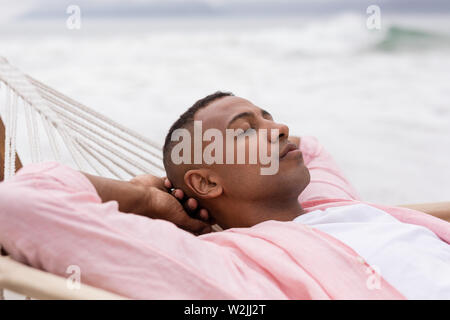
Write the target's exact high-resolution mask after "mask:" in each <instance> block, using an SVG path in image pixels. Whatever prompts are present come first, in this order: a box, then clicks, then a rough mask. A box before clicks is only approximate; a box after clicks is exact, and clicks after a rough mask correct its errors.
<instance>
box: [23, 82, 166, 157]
mask: <svg viewBox="0 0 450 320" xmlns="http://www.w3.org/2000/svg"><path fill="white" fill-rule="evenodd" d="M27 77H28V79H29V80H30V81H31V83H33V84H34V85H35V86H36V87H38V88H41V89H43V90H45V91H48V92H49V93H51V94H53V95H54V96H56V97H58V98H59V99H61V100H63V101H66V102H67V103H68V104H70V105H71V106H74V107H77V108H78V109H80V110H83V111H84V112H86V113H89V114H91V115H93V116H94V118H96V119H99V120H102V121H103V122H106V123H108V124H109V125H111V126H112V127H115V128H117V129H119V130H121V131H123V132H124V133H126V134H127V135H128V136H132V137H134V138H136V139H138V140H140V141H142V142H144V143H145V144H147V145H150V146H152V147H154V148H155V149H157V150H161V146H159V145H158V144H156V143H155V142H153V141H151V140H149V139H148V138H146V137H144V136H142V135H140V134H138V133H137V132H134V131H132V130H130V129H128V128H126V127H124V126H122V125H121V124H119V123H117V122H115V121H113V120H111V119H109V118H107V117H105V116H104V115H103V114H101V113H98V112H96V111H94V110H92V109H90V108H88V107H86V106H85V105H83V104H81V103H79V102H78V101H75V100H73V99H71V98H70V97H68V96H66V95H64V94H62V93H60V92H58V91H56V90H54V89H52V88H50V87H49V86H46V85H45V84H43V83H42V82H40V81H38V80H36V79H34V78H31V77H30V76H27Z"/></svg>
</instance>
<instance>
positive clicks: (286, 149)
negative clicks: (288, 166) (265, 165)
mask: <svg viewBox="0 0 450 320" xmlns="http://www.w3.org/2000/svg"><path fill="white" fill-rule="evenodd" d="M293 150H298V147H297V146H296V145H295V144H293V143H292V142H288V144H287V145H286V147H284V149H283V151H281V152H280V159H282V158H284V156H286V155H287V154H288V153H289V152H290V151H293Z"/></svg>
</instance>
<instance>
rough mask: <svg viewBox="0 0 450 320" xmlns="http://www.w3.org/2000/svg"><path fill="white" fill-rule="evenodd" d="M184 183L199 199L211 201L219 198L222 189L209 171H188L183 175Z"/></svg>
mask: <svg viewBox="0 0 450 320" xmlns="http://www.w3.org/2000/svg"><path fill="white" fill-rule="evenodd" d="M184 183H185V184H186V185H187V186H188V188H189V189H190V190H191V191H192V192H193V193H194V194H195V196H196V197H198V198H200V199H213V198H217V197H218V196H220V195H221V194H222V192H223V188H222V186H221V184H220V183H218V181H216V179H215V177H213V176H211V174H210V172H209V170H205V169H195V170H188V171H187V172H186V173H185V174H184Z"/></svg>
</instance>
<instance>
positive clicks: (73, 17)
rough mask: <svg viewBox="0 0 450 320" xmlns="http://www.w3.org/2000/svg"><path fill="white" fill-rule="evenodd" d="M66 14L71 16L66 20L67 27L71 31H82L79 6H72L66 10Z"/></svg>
mask: <svg viewBox="0 0 450 320" xmlns="http://www.w3.org/2000/svg"><path fill="white" fill-rule="evenodd" d="M66 13H67V14H69V17H67V20H66V27H67V29H69V30H80V29H81V9H80V7H79V6H77V5H70V6H68V7H67V9H66Z"/></svg>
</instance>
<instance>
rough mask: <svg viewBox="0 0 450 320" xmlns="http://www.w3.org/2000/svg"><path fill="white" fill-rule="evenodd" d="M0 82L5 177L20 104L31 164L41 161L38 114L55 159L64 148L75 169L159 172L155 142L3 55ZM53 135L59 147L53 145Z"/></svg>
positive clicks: (10, 164)
mask: <svg viewBox="0 0 450 320" xmlns="http://www.w3.org/2000/svg"><path fill="white" fill-rule="evenodd" d="M0 84H3V87H0V90H1V89H4V90H5V92H6V93H5V95H6V97H5V99H4V107H5V122H6V124H5V127H6V143H5V151H7V152H5V166H4V170H5V179H7V178H9V177H11V176H12V175H13V174H14V172H15V167H14V160H15V155H16V141H17V138H16V134H17V129H20V128H18V122H17V115H18V110H19V108H20V109H23V110H24V115H25V116H24V117H25V123H26V128H27V135H28V144H29V151H30V158H31V162H40V161H42V160H41V158H42V157H41V154H42V146H41V141H40V139H39V138H40V136H39V124H38V121H37V118H38V117H39V118H41V127H43V128H44V132H45V135H46V138H47V141H48V144H49V146H50V149H51V151H52V157H53V159H54V160H56V161H61V159H62V158H63V156H62V153H63V150H62V149H64V147H65V149H66V150H67V152H66V153H68V154H69V155H70V157H71V158H72V160H73V162H74V163H75V164H76V167H78V169H80V170H84V169H85V166H86V165H87V166H88V167H89V168H90V169H89V171H95V172H96V174H99V173H100V172H104V171H103V170H105V171H106V172H108V173H109V174H110V175H112V176H113V177H115V178H119V179H126V178H131V177H132V176H134V175H138V174H145V173H152V174H158V175H161V174H164V168H163V165H162V155H161V146H160V145H158V144H157V143H155V142H153V141H151V140H150V139H148V138H146V137H144V136H142V135H141V134H139V133H136V132H134V131H132V130H130V129H129V128H126V127H124V126H123V125H121V124H119V123H117V122H115V121H114V120H112V119H109V118H108V117H106V116H105V115H103V114H100V113H98V112H97V111H94V110H92V109H90V108H88V107H87V106H85V105H83V104H81V103H79V102H77V101H75V100H74V99H72V98H70V97H68V96H66V95H64V94H62V93H60V92H58V91H56V90H55V89H53V88H51V87H49V86H47V85H45V84H44V83H42V82H40V81H38V80H36V79H34V78H32V77H30V76H28V75H25V74H23V73H22V72H20V71H19V70H18V69H17V68H15V67H13V66H12V65H10V64H9V63H8V61H7V60H6V59H5V58H2V57H0ZM0 103H1V101H0ZM0 113H1V112H0ZM58 136H59V139H60V140H62V142H63V148H61V146H60V145H58ZM122 172H123V173H122Z"/></svg>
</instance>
